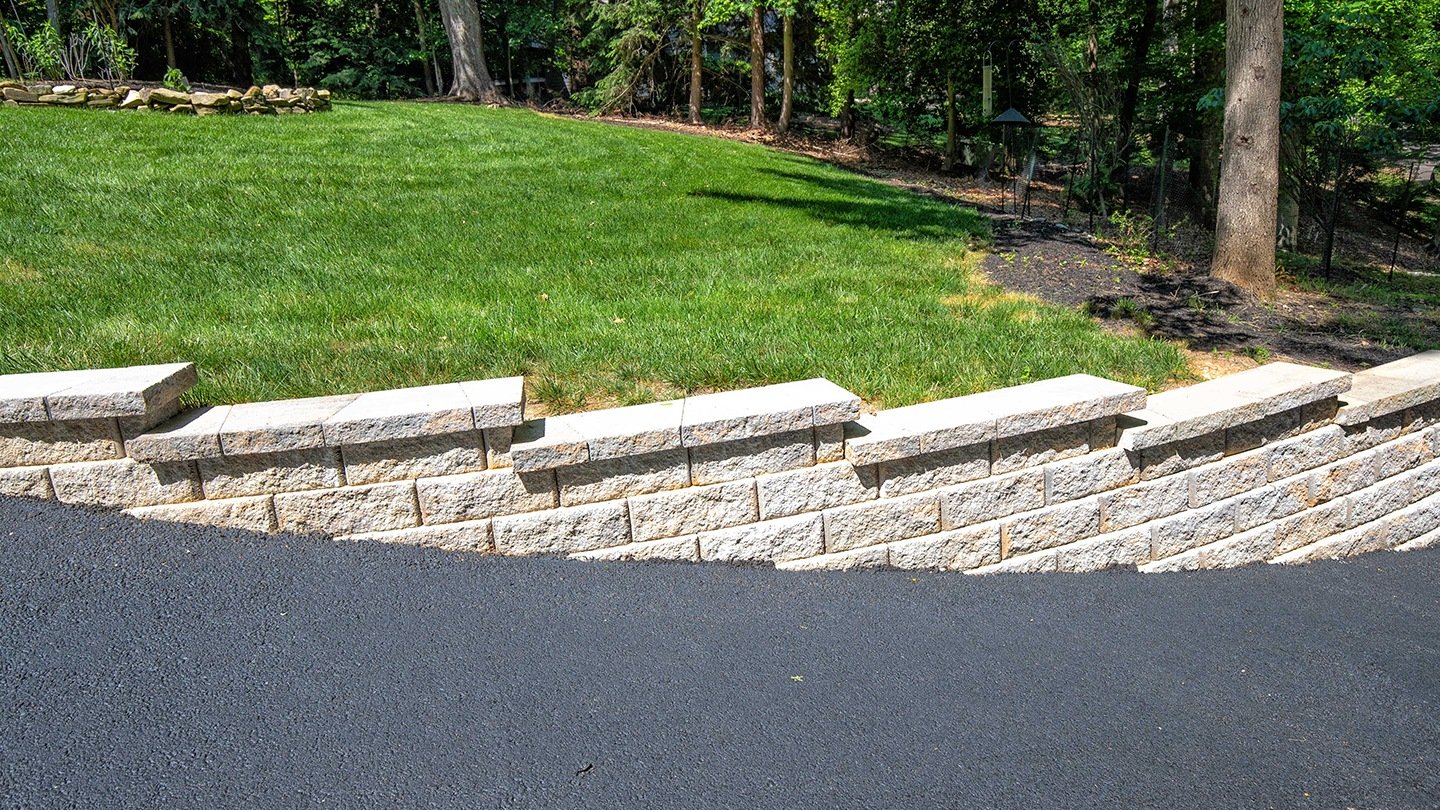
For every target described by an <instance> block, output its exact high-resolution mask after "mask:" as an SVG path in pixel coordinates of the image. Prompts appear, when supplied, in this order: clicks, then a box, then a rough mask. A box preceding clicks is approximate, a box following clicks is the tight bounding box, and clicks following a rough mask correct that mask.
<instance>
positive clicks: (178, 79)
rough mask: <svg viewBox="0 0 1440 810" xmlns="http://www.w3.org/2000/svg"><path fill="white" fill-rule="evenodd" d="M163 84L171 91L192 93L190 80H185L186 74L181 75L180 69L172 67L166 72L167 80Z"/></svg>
mask: <svg viewBox="0 0 1440 810" xmlns="http://www.w3.org/2000/svg"><path fill="white" fill-rule="evenodd" d="M162 84H164V85H165V86H166V87H168V88H170V89H171V90H179V91H180V92H182V93H188V92H190V80H189V79H187V78H185V74H184V73H181V72H180V69H179V68H173V67H172V68H170V69H169V70H166V71H165V80H164V82H162Z"/></svg>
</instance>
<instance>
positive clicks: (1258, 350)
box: [1245, 345, 1270, 365]
mask: <svg viewBox="0 0 1440 810" xmlns="http://www.w3.org/2000/svg"><path fill="white" fill-rule="evenodd" d="M1245 356H1246V357H1249V358H1250V359H1251V360H1254V361H1255V362H1257V363H1260V364H1261V365H1264V364H1265V363H1268V362H1270V350H1269V349H1267V348H1265V347H1264V346H1260V345H1255V346H1248V347H1246V349H1245Z"/></svg>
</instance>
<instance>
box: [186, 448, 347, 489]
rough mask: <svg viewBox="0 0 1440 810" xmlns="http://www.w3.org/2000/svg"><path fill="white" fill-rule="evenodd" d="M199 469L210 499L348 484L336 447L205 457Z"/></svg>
mask: <svg viewBox="0 0 1440 810" xmlns="http://www.w3.org/2000/svg"><path fill="white" fill-rule="evenodd" d="M199 470H200V485H201V487H202V488H203V489H204V491H205V497H207V498H239V497H244V496H246V495H264V494H267V493H269V494H273V493H276V492H298V491H300V490H306V489H324V488H326V487H338V486H343V485H344V484H345V476H344V475H343V474H342V473H341V466H340V451H339V450H336V449H335V448H333V447H320V448H316V449H313V450H294V451H291V452H288V453H259V454H256V455H250V456H222V457H221V458H202V459H200V461H199Z"/></svg>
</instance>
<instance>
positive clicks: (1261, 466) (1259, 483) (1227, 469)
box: [1188, 449, 1270, 507]
mask: <svg viewBox="0 0 1440 810" xmlns="http://www.w3.org/2000/svg"><path fill="white" fill-rule="evenodd" d="M1269 472H1270V458H1269V453H1268V451H1267V450H1265V449H1261V450H1251V451H1249V452H1247V453H1241V454H1240V455H1236V456H1231V457H1229V458H1227V459H1225V460H1224V461H1219V462H1216V463H1214V464H1207V465H1205V466H1204V467H1196V468H1195V469H1193V470H1191V471H1190V472H1189V473H1188V475H1189V476H1190V505H1191V506H1194V507H1200V506H1207V505H1209V504H1212V503H1215V502H1216V501H1223V500H1225V499H1226V498H1231V497H1234V496H1236V495H1239V494H1241V493H1243V492H1248V491H1250V490H1252V489H1259V488H1261V487H1263V486H1265V484H1266V483H1268V482H1269V480H1270V475H1269Z"/></svg>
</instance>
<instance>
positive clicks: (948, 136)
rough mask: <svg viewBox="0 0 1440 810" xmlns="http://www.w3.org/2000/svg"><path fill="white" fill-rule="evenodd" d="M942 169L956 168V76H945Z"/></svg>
mask: <svg viewBox="0 0 1440 810" xmlns="http://www.w3.org/2000/svg"><path fill="white" fill-rule="evenodd" d="M940 170H941V171H945V172H949V171H954V170H955V77H954V76H951V75H947V76H946V77H945V160H944V163H943V164H942V165H941V167H940Z"/></svg>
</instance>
